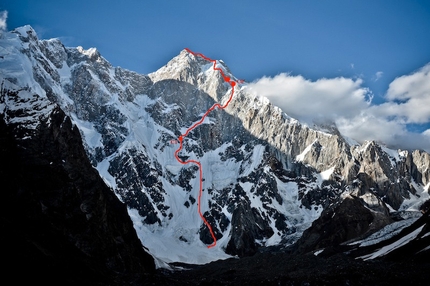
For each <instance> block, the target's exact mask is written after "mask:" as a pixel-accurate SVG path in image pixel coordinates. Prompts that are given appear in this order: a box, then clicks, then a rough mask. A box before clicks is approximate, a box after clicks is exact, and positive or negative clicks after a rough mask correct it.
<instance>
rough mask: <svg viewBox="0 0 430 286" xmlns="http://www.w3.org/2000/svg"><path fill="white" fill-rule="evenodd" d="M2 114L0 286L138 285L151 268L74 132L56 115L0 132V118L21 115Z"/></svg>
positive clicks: (122, 209) (18, 112) (4, 93)
mask: <svg viewBox="0 0 430 286" xmlns="http://www.w3.org/2000/svg"><path fill="white" fill-rule="evenodd" d="M11 93H13V92H12V91H7V90H2V96H9V97H10V98H12V97H13V96H14V94H11ZM37 98H38V96H37V95H34V100H35V101H37ZM33 108H35V106H33ZM6 113H7V114H6V115H5V114H0V158H1V160H0V182H1V185H2V187H1V190H2V198H1V200H0V202H1V203H0V222H1V230H2V235H1V245H2V246H3V248H4V249H6V251H5V250H4V251H3V252H2V259H3V262H4V264H3V266H2V273H3V275H2V276H3V277H2V278H3V279H4V280H5V281H12V284H15V285H19V284H23V283H24V282H29V281H31V282H32V283H37V282H41V283H43V284H45V285H127V284H131V283H136V285H143V284H142V283H139V281H140V282H142V281H143V280H144V279H146V277H147V276H148V275H149V274H150V273H152V272H153V271H154V270H155V266H154V261H153V259H152V257H151V256H150V255H149V254H147V253H146V252H145V251H144V249H143V247H142V245H141V243H140V241H139V239H138V237H137V235H136V232H135V230H134V228H133V224H132V222H131V220H130V218H129V217H128V214H127V210H126V207H125V205H124V204H122V203H121V202H120V201H119V200H118V199H117V198H116V197H115V195H114V193H113V192H112V191H111V190H110V189H109V188H108V187H107V186H106V184H105V183H104V182H103V180H102V179H101V177H100V176H99V174H98V173H97V171H96V170H95V169H94V168H93V167H92V166H91V164H90V162H89V160H88V158H87V156H86V154H85V151H84V149H83V146H82V139H81V137H80V133H79V131H78V129H77V128H76V127H75V126H73V125H72V123H71V121H70V119H69V118H68V117H66V116H65V115H64V113H63V112H62V110H61V109H59V108H54V110H53V111H52V112H51V113H50V114H49V117H48V118H46V120H43V121H42V122H41V124H40V125H39V127H38V128H37V129H36V130H26V129H25V127H24V125H19V124H13V123H11V124H9V125H6V124H5V120H4V118H5V116H7V117H8V118H13V117H18V116H20V115H22V110H15V111H9V112H6ZM28 133H32V136H31V138H29V137H27V138H26V137H25V136H24V134H27V135H28Z"/></svg>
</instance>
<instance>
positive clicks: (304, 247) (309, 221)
mask: <svg viewBox="0 0 430 286" xmlns="http://www.w3.org/2000/svg"><path fill="white" fill-rule="evenodd" d="M0 42H1V47H2V48H1V51H0V52H1V57H0V71H1V75H0V81H1V86H2V94H1V98H0V113H1V114H2V118H3V121H4V122H5V124H6V125H9V126H12V125H13V126H16V128H17V130H21V131H20V132H21V133H22V134H20V136H21V139H22V140H31V139H32V138H33V136H34V134H35V132H37V130H39V129H40V128H41V127H40V126H41V124H42V122H44V123H43V124H48V125H49V124H50V123H49V118H50V115H51V114H53V113H55V112H59V111H60V110H61V112H64V114H65V115H66V116H67V118H68V119H67V120H71V122H72V123H73V126H75V127H77V128H78V130H79V132H80V135H81V136H82V145H83V147H84V149H85V152H86V155H87V157H88V159H89V160H90V162H91V164H92V166H93V167H94V168H95V169H96V170H97V171H98V174H99V175H100V176H101V177H102V178H103V180H104V182H105V183H106V184H107V185H108V186H109V187H110V188H111V189H112V191H113V192H114V193H115V194H116V196H117V198H118V199H119V200H120V201H121V202H123V203H124V204H126V206H127V209H128V214H129V216H130V217H131V219H132V220H133V224H134V228H135V230H136V232H137V234H138V237H139V238H140V241H141V242H142V244H143V245H144V246H145V247H147V248H148V251H149V252H150V253H151V254H152V255H153V256H154V257H155V258H156V262H157V265H158V266H159V267H169V266H168V263H172V262H184V263H191V264H204V263H208V262H210V261H213V260H218V259H226V258H229V257H232V256H239V257H242V256H249V255H253V254H255V253H256V252H258V251H259V250H261V249H267V248H268V247H271V248H278V249H284V248H287V247H291V246H292V245H295V247H296V248H297V249H298V251H301V252H309V251H316V250H319V249H322V248H326V247H328V246H330V245H334V244H335V245H339V244H341V243H345V242H347V241H352V240H357V239H362V238H364V237H367V236H369V235H371V234H373V233H376V232H378V231H380V230H381V229H383V228H384V227H386V226H388V225H392V223H393V222H394V221H395V218H396V219H397V220H399V219H400V220H402V219H404V217H406V216H408V215H405V213H413V214H414V215H412V216H415V215H416V214H419V212H418V211H419V208H420V206H421V204H422V203H423V202H424V201H425V200H427V199H428V198H429V195H428V190H429V186H430V155H429V154H428V153H426V152H423V151H419V150H415V151H407V150H391V149H388V148H386V147H384V146H382V145H380V144H378V143H376V142H373V141H370V142H365V143H363V144H361V145H360V144H357V143H355V142H352V140H349V139H347V138H344V137H343V136H342V135H341V134H340V133H339V131H338V130H337V129H336V127H335V126H332V125H329V126H324V125H320V126H308V125H305V124H302V123H300V122H299V121H298V120H296V119H294V118H292V117H290V116H288V115H287V114H285V113H284V112H283V111H282V110H281V109H279V108H278V107H276V106H274V105H273V104H272V103H271V102H270V101H269V100H268V99H267V98H264V97H261V96H259V95H258V94H255V93H254V92H253V91H252V90H250V89H248V88H247V85H246V83H242V84H238V85H237V86H236V89H235V93H234V96H233V99H232V101H231V103H230V104H229V105H228V107H227V108H226V109H223V110H219V109H215V110H213V111H212V112H211V113H210V114H209V116H208V117H207V118H206V119H205V121H204V122H203V124H202V125H201V126H199V127H198V128H196V129H194V130H193V131H192V132H191V133H190V134H189V136H187V137H186V139H185V140H184V148H183V150H181V152H180V154H179V155H180V156H182V157H183V158H187V159H188V158H190V159H194V160H198V161H199V162H201V164H202V167H203V170H202V171H203V193H202V196H201V198H200V204H201V209H202V213H203V215H204V217H205V218H206V219H207V221H208V222H209V223H210V224H211V226H212V228H213V230H214V233H215V236H216V238H217V240H218V244H217V246H216V247H215V248H212V249H207V247H206V245H208V244H211V243H212V241H211V239H212V238H211V235H210V233H209V231H208V229H207V227H205V225H204V224H203V223H202V221H201V219H200V217H199V216H198V212H197V203H198V201H197V200H198V199H199V198H198V189H199V183H200V182H199V179H198V178H199V176H198V174H197V172H198V170H197V168H196V166H194V165H189V164H188V165H181V164H180V163H179V162H178V161H177V160H176V159H175V157H174V152H175V150H176V149H177V145H176V143H175V140H177V139H178V136H180V135H181V134H183V132H185V130H187V128H188V127H190V126H192V125H193V124H194V123H195V122H197V121H199V120H200V118H201V116H202V114H204V112H206V110H208V109H209V108H210V107H211V106H213V104H214V103H220V104H223V103H224V102H225V101H226V100H227V98H229V95H230V88H231V86H230V85H229V84H228V83H226V82H225V81H224V80H223V78H222V76H221V75H220V73H219V72H218V71H216V70H214V69H213V64H212V63H211V62H208V61H206V60H205V59H202V58H201V57H196V56H194V55H193V54H191V53H189V52H188V51H186V50H183V51H181V52H180V54H179V55H178V56H176V57H175V58H173V59H172V60H171V61H169V62H168V63H167V64H166V65H165V66H164V67H162V68H160V69H159V70H158V71H156V72H154V73H151V74H149V75H141V74H138V73H135V72H132V71H129V70H126V69H123V68H120V67H113V66H112V65H111V64H110V63H109V62H108V61H107V60H106V59H104V58H103V57H102V56H101V55H100V53H99V52H98V51H97V50H96V49H93V48H91V49H88V50H85V49H83V48H82V47H77V48H67V47H64V46H63V45H62V43H61V42H60V41H59V40H58V39H52V40H39V39H38V38H37V36H36V34H35V32H34V30H33V29H32V28H31V27H28V26H27V27H23V28H19V29H16V30H14V31H12V32H8V33H4V34H3V35H2V38H1V39H0ZM216 66H217V67H218V68H221V69H222V70H223V71H224V73H225V74H226V75H227V76H229V77H231V78H235V77H234V75H232V74H231V72H230V70H229V69H228V67H227V66H226V65H225V63H223V62H222V61H217V62H216ZM17 110H19V112H17ZM65 126H66V125H65ZM59 128H60V127H59ZM46 152H48V150H46ZM350 215H351V216H352V217H353V219H348V217H349V216H350ZM328 216H331V217H330V218H328ZM333 222H337V224H336V225H330V223H333ZM325 226H327V227H328V226H330V227H331V229H333V231H334V232H335V234H333V235H331V234H326V233H324V232H323V231H322V230H323V229H324V227H325ZM426 251H428V249H427V250H426Z"/></svg>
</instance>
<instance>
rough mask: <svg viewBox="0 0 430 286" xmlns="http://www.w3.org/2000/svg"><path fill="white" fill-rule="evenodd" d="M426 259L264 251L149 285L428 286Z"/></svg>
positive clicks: (164, 276) (162, 277) (429, 274)
mask: <svg viewBox="0 0 430 286" xmlns="http://www.w3.org/2000/svg"><path fill="white" fill-rule="evenodd" d="M427 258H428V257H427ZM427 258H425V257H421V258H420V259H421V260H419V259H418V260H405V261H401V262H395V261H382V260H373V261H362V260H355V259H353V258H351V257H348V256H347V255H345V254H340V253H339V254H336V255H332V256H330V257H319V256H315V255H313V254H306V255H291V254H288V253H268V252H266V253H257V254H255V255H254V256H252V257H245V258H241V259H229V260H226V261H218V262H213V263H210V264H207V265H203V266H198V267H195V268H193V269H192V270H185V271H181V272H178V273H167V274H166V273H159V274H158V275H159V276H158V279H157V281H156V282H154V283H153V285H428V281H429V279H430V272H429V271H428V270H429V269H430V268H429V267H430V264H429V263H428V262H425V261H424V260H425V259H427ZM427 261H428V260H427Z"/></svg>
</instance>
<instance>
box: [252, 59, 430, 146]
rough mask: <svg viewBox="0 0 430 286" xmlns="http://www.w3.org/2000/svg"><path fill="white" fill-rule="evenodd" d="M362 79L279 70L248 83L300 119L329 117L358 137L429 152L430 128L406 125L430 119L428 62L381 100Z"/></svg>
mask: <svg viewBox="0 0 430 286" xmlns="http://www.w3.org/2000/svg"><path fill="white" fill-rule="evenodd" d="M380 76H382V72H381V74H380ZM362 84H363V81H362V80H361V79H350V78H343V77H337V78H331V79H326V78H323V79H319V80H317V81H310V80H308V79H305V78H303V77H302V76H291V75H288V74H280V75H277V76H275V77H273V78H268V77H263V78H261V79H260V80H258V81H256V82H254V83H251V84H250V85H249V88H250V89H251V90H253V91H254V92H256V93H257V94H259V95H261V96H265V97H267V98H269V100H270V101H271V102H273V104H275V105H277V106H279V107H280V108H281V109H282V110H283V111H285V112H286V113H287V114H288V115H290V116H292V117H294V118H297V119H299V120H300V121H302V122H305V123H308V124H309V123H311V122H312V121H320V120H321V119H329V120H332V121H334V122H335V123H336V125H337V126H338V128H339V131H340V132H341V133H342V134H344V135H346V136H348V137H351V138H353V139H355V140H357V141H359V142H363V141H364V140H376V141H379V142H383V143H385V144H387V145H388V146H390V147H393V148H403V149H424V150H426V151H427V152H430V129H429V130H426V131H425V132H423V133H421V134H420V133H413V132H409V131H408V130H407V124H408V123H424V124H429V123H430V108H429V106H430V94H429V92H430V64H428V65H426V66H424V67H423V68H421V69H420V70H418V71H417V72H415V73H413V74H411V75H407V76H402V77H399V78H397V79H395V80H394V81H393V82H392V83H391V84H390V86H389V89H388V91H387V95H386V100H387V101H386V102H385V103H382V104H379V105H372V104H371V100H372V93H371V92H370V91H369V89H368V88H366V87H363V86H362ZM399 100H401V101H402V102H398V101H399Z"/></svg>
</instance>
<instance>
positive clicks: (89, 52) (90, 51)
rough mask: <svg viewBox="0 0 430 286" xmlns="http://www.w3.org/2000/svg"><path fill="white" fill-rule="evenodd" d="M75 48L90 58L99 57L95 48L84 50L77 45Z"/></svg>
mask: <svg viewBox="0 0 430 286" xmlns="http://www.w3.org/2000/svg"><path fill="white" fill-rule="evenodd" d="M76 49H77V50H78V52H79V53H81V54H83V55H86V56H88V57H89V58H90V59H97V58H99V57H100V52H99V51H98V50H97V49H96V48H89V49H88V50H85V49H84V48H83V47H81V46H78V47H77V48H76Z"/></svg>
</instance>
